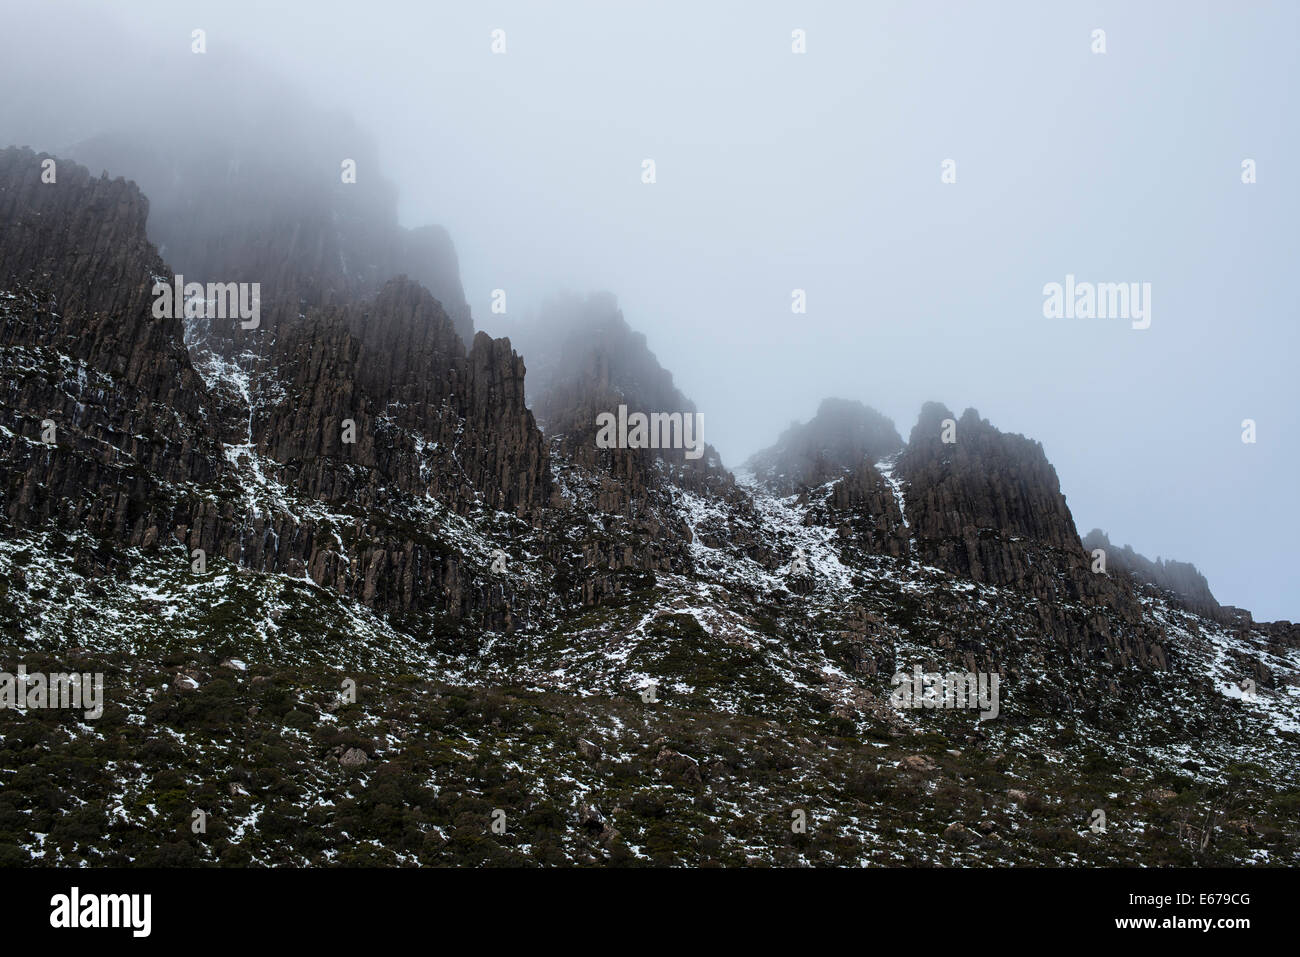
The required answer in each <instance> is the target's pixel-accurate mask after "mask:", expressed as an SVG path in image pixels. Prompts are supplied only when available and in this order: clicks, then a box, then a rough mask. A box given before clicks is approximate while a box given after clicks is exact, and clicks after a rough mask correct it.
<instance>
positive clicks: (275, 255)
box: [72, 106, 474, 355]
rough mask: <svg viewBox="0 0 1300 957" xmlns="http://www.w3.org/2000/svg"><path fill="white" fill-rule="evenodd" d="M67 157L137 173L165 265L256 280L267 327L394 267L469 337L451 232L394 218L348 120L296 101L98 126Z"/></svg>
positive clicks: (209, 276) (391, 192)
mask: <svg viewBox="0 0 1300 957" xmlns="http://www.w3.org/2000/svg"><path fill="white" fill-rule="evenodd" d="M263 120H265V118H263ZM230 123H236V124H238V126H237V127H236V128H235V129H234V130H232V129H231V127H230V125H229V124H230ZM286 124H287V125H286ZM240 131H242V132H243V133H245V134H246V135H239V133H240ZM268 132H269V133H270V134H271V138H270V140H269V141H268ZM339 157H348V158H351V159H354V160H355V162H356V164H357V175H356V181H355V182H344V181H343V170H342V169H341V165H340V160H339ZM72 158H73V159H75V160H76V161H77V162H79V163H84V164H85V165H87V166H88V167H89V168H91V169H103V170H106V171H108V172H109V173H110V174H112V175H115V176H125V177H127V178H129V179H131V180H133V181H135V182H136V183H137V184H139V186H140V188H141V190H142V191H143V192H144V193H145V195H147V196H148V197H149V198H150V201H151V203H152V211H151V215H150V217H149V224H148V228H149V238H150V239H151V240H152V241H153V242H154V243H155V244H156V245H157V246H158V247H159V249H160V251H161V252H162V254H163V255H164V256H165V257H166V259H167V262H168V263H169V265H170V266H171V267H172V268H174V269H175V270H176V271H178V272H180V273H183V274H184V275H185V276H186V277H187V278H189V279H192V280H196V281H200V282H258V283H261V287H262V288H261V292H262V304H263V310H264V323H265V327H266V329H267V330H274V329H277V328H278V326H279V324H280V323H281V322H283V321H292V320H293V319H295V318H296V316H297V315H298V313H299V312H300V311H302V310H303V309H305V308H308V307H313V306H323V305H330V304H344V303H350V302H356V301H359V300H362V299H366V298H369V297H371V296H374V295H375V294H376V293H377V292H378V291H379V290H380V289H381V288H382V287H383V285H384V284H385V283H386V282H388V281H389V280H390V279H392V278H394V277H395V276H400V275H405V276H409V277H410V278H412V279H414V280H415V281H416V282H418V283H420V284H422V285H423V286H424V287H425V288H426V289H428V290H429V291H430V293H432V295H433V297H434V298H435V299H437V300H438V302H439V303H441V305H442V308H443V310H444V311H445V313H446V314H447V316H448V318H450V319H451V322H452V325H453V326H454V328H455V330H456V334H457V335H459V336H460V338H461V340H462V341H463V342H464V344H465V346H466V348H468V347H469V345H470V343H471V341H472V340H473V338H474V323H473V319H472V318H471V315H470V308H469V304H468V303H467V302H466V300H465V292H464V289H463V287H462V286H461V281H460V269H459V264H458V261H457V257H456V250H455V247H454V246H453V244H452V241H451V237H450V236H449V235H448V234H447V232H446V230H444V229H443V228H442V227H440V226H424V227H420V228H418V229H413V230H408V229H404V228H403V227H401V226H400V225H399V224H398V221H397V191H396V189H395V188H394V187H393V186H392V184H391V183H389V182H387V181H386V180H384V179H383V178H382V177H381V176H380V175H379V174H378V172H377V170H378V169H379V164H378V162H377V160H376V159H375V157H374V155H373V151H372V150H371V148H370V145H369V142H368V140H367V139H366V137H364V136H363V135H362V134H361V133H360V132H359V131H358V130H355V129H352V128H351V127H350V126H349V125H346V124H345V125H344V126H343V127H342V128H338V127H337V125H336V124H335V123H332V122H329V121H328V120H327V118H324V117H321V116H319V115H317V114H315V113H314V112H312V111H311V110H309V109H307V108H306V107H305V106H303V107H300V109H299V112H297V113H295V114H293V118H292V119H291V120H288V121H286V120H285V119H284V118H283V117H277V118H276V120H275V122H274V123H272V124H269V125H268V126H259V125H258V118H256V117H244V116H236V117H230V118H228V121H227V122H226V123H224V124H223V125H222V130H221V135H219V136H209V135H206V134H204V133H202V132H195V131H191V132H190V133H187V135H186V136H185V137H184V138H183V139H177V138H175V137H172V136H158V135H157V133H156V132H154V131H151V130H148V129H141V130H135V131H132V132H130V133H123V134H112V135H104V136H100V137H97V138H95V139H91V140H88V141H85V142H83V143H80V144H78V145H77V146H76V147H74V148H73V150H72ZM213 332H216V333H226V332H227V331H226V330H220V329H217V330H213ZM220 338H221V339H222V340H223V341H225V342H226V343H227V344H226V345H224V346H222V345H219V344H217V343H216V342H214V343H212V344H211V347H212V348H213V349H215V350H216V351H218V352H221V353H223V354H226V355H230V354H231V351H232V349H235V348H237V342H238V340H237V337H236V336H235V334H234V333H233V331H231V332H230V334H229V335H222V336H221V337H220Z"/></svg>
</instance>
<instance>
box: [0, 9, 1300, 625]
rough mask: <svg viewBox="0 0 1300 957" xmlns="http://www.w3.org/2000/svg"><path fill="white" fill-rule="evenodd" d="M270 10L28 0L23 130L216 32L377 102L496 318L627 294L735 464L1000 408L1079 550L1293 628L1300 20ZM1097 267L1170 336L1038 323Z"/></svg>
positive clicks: (317, 90) (132, 81)
mask: <svg viewBox="0 0 1300 957" xmlns="http://www.w3.org/2000/svg"><path fill="white" fill-rule="evenodd" d="M277 6H278V5H272V4H266V3H262V2H249V0H220V2H214V3H182V2H173V0H131V2H129V3H128V2H119V3H100V4H93V5H92V4H84V5H83V4H75V3H59V4H38V5H35V6H34V7H33V6H32V5H30V4H26V3H18V2H15V0H0V10H2V11H3V17H2V18H0V23H3V32H0V81H3V84H4V87H3V88H4V89H5V91H6V93H5V96H4V97H3V98H0V140H4V141H5V142H4V144H3V145H8V144H9V143H10V142H16V143H22V144H26V145H31V146H32V147H34V148H37V149H47V150H51V151H55V150H57V149H58V148H59V147H61V146H65V145H67V144H68V143H72V142H76V141H77V140H79V139H82V138H85V137H86V136H89V135H91V134H93V133H95V132H98V131H99V127H102V128H109V127H111V126H112V125H113V124H114V123H115V122H116V121H117V119H118V118H119V116H122V115H131V114H134V115H135V116H136V117H137V118H138V117H140V116H148V115H149V114H150V113H151V111H152V110H153V109H154V105H155V104H154V99H155V96H154V95H155V94H156V98H157V99H158V100H165V96H164V93H163V91H165V90H166V89H167V87H168V86H169V84H170V82H171V81H172V80H174V79H175V77H174V76H173V77H171V78H170V79H169V74H170V73H171V71H173V70H177V69H181V70H183V69H184V68H185V67H184V65H183V63H184V61H183V60H180V61H178V60H177V58H176V57H175V56H174V55H173V54H175V53H176V52H177V51H179V52H181V53H188V50H189V46H190V32H191V30H193V29H195V28H196V27H201V28H203V29H205V30H206V31H207V43H208V48H209V55H212V56H221V55H225V54H228V53H230V52H231V51H239V54H240V55H241V56H244V57H247V58H249V59H251V60H252V61H255V62H256V61H260V62H262V63H263V64H265V65H266V66H267V67H268V68H271V69H274V70H278V71H280V72H282V73H283V74H285V75H286V76H287V77H289V78H290V79H291V80H292V81H293V82H295V83H296V84H298V85H300V86H301V87H302V88H303V89H304V90H305V91H306V92H307V94H308V95H309V96H310V97H311V98H312V99H314V100H315V101H317V102H318V103H319V104H321V105H322V106H324V107H328V108H338V109H341V110H344V111H346V112H348V113H351V114H353V115H355V116H356V118H357V119H358V121H359V123H360V124H361V126H362V127H364V128H365V129H367V130H368V131H369V132H370V133H371V134H372V135H373V137H374V139H375V141H376V143H377V145H378V147H379V155H380V157H381V158H382V163H383V167H384V169H383V172H384V174H385V175H386V176H388V177H389V178H390V179H392V180H393V181H394V182H395V183H396V184H397V185H398V187H399V189H400V195H401V201H400V202H401V207H400V211H401V216H402V220H403V222H404V223H405V224H406V225H409V226H415V225H421V224H423V223H427V222H437V223H441V224H443V225H445V226H446V227H447V229H448V230H449V231H450V233H451V235H452V238H453V239H454V241H455V243H456V246H457V250H458V252H459V255H460V264H461V273H462V277H463V280H464V284H465V291H466V295H467V297H468V299H469V301H470V305H471V307H472V308H473V311H474V316H475V322H476V324H477V325H479V326H480V327H482V328H487V329H488V330H489V331H492V316H491V314H490V312H489V303H490V296H491V291H492V290H493V289H497V288H501V289H505V290H506V292H507V303H508V310H509V314H510V315H511V316H512V317H516V318H518V317H525V318H526V317H527V316H528V315H529V313H530V312H531V310H532V309H533V308H534V307H535V305H536V304H537V303H538V302H539V301H540V300H541V299H542V298H543V297H545V296H547V295H548V294H550V293H551V292H553V291H555V290H557V289H571V290H574V291H579V292H583V291H587V290H593V289H607V290H609V291H611V292H613V293H614V294H615V295H617V297H618V299H619V302H620V304H621V306H622V309H623V313H624V315H625V317H626V318H627V321H628V322H629V323H630V324H631V325H632V326H633V327H634V328H636V329H639V330H641V331H643V332H645V333H646V335H647V337H648V339H649V343H650V346H651V348H652V349H653V350H654V351H655V353H656V355H657V356H658V358H659V360H660V361H661V362H662V363H663V365H664V366H666V367H667V368H668V369H670V370H671V371H672V372H673V374H674V376H675V379H676V382H677V384H678V386H679V387H680V388H681V389H682V391H683V392H685V393H686V394H687V395H689V396H690V397H691V398H692V399H694V400H695V402H696V403H697V404H698V406H699V408H700V409H701V411H702V412H703V413H704V415H705V433H704V434H705V438H706V440H707V441H709V442H710V443H711V444H713V445H714V446H716V447H717V448H718V449H719V451H720V452H721V453H722V455H723V458H724V460H725V461H726V462H727V464H729V465H731V466H733V467H734V466H736V465H739V464H740V463H741V462H742V461H743V460H744V459H745V458H746V457H747V456H748V455H749V454H750V453H752V452H754V451H756V450H757V449H759V448H761V447H763V446H764V445H767V444H769V443H770V442H771V441H772V440H773V439H774V438H775V437H776V435H777V434H778V433H779V432H780V431H781V430H782V429H783V428H784V427H785V426H786V425H788V424H789V423H790V422H791V421H792V420H795V419H806V418H807V417H809V416H810V415H811V414H812V413H813V412H814V411H815V409H816V406H817V404H818V402H819V401H820V399H821V398H822V397H824V396H826V395H839V396H844V397H849V398H856V399H861V400H862V401H864V402H866V403H867V404H869V405H871V406H874V407H875V408H877V409H879V410H880V411H882V412H884V413H886V414H887V415H890V416H891V417H893V418H894V420H895V422H896V423H897V425H898V428H899V431H900V432H902V434H903V435H904V437H906V435H907V433H908V432H909V430H910V429H911V427H912V425H913V423H914V422H915V419H916V415H917V412H918V411H919V409H920V406H921V403H922V402H923V401H925V400H927V399H936V400H939V401H942V402H944V403H946V404H948V405H949V406H950V407H951V408H953V409H954V411H956V412H958V413H960V412H961V410H962V409H964V408H965V407H967V406H974V407H975V408H977V409H978V410H979V412H980V413H981V415H983V416H984V417H986V418H988V419H990V420H991V421H992V422H993V424H994V425H996V426H997V427H999V428H1001V429H1003V430H1005V431H1014V432H1022V433H1024V434H1026V435H1028V436H1030V437H1032V438H1036V439H1039V440H1041V441H1042V442H1043V444H1044V446H1045V448H1046V451H1047V455H1048V457H1049V458H1050V459H1051V461H1052V462H1053V464H1054V465H1055V466H1056V469H1057V471H1058V473H1059V475H1060V478H1061V485H1062V488H1063V491H1064V492H1065V494H1066V497H1067V500H1068V502H1069V505H1070V508H1071V510H1072V511H1073V513H1074V517H1075V520H1076V523H1077V524H1078V526H1079V529H1080V532H1087V531H1088V529H1090V528H1092V527H1094V526H1099V527H1101V528H1103V529H1105V530H1106V531H1107V532H1108V533H1109V534H1110V536H1111V539H1112V540H1113V541H1115V542H1116V543H1117V544H1125V543H1127V544H1131V545H1133V547H1134V548H1136V549H1137V550H1138V551H1140V552H1143V553H1144V554H1146V555H1148V556H1149V557H1152V558H1154V557H1156V556H1157V555H1161V556H1164V557H1166V558H1178V559H1180V560H1185V561H1191V562H1194V563H1195V564H1196V565H1197V566H1198V567H1199V568H1200V569H1201V570H1202V571H1203V572H1204V573H1205V574H1206V576H1207V577H1208V579H1209V582H1210V586H1211V588H1212V590H1213V591H1214V593H1215V595H1216V597H1218V598H1219V600H1220V601H1222V602H1225V603H1230V604H1236V605H1241V606H1244V607H1247V608H1249V609H1251V610H1252V611H1253V612H1255V614H1256V617H1257V618H1261V619H1270V618H1283V617H1284V618H1290V619H1292V620H1295V619H1300V594H1298V593H1297V589H1296V586H1295V581H1296V573H1297V565H1298V563H1297V558H1296V554H1297V551H1296V549H1297V544H1298V543H1300V509H1298V508H1297V504H1296V485H1297V482H1296V476H1297V475H1298V474H1300V453H1298V452H1297V441H1300V414H1298V411H1297V410H1298V408H1300V403H1298V402H1297V398H1300V385H1297V381H1296V376H1295V367H1296V358H1297V349H1296V346H1297V335H1298V334H1297V331H1296V324H1297V320H1298V319H1300V309H1298V308H1297V305H1296V283H1295V280H1294V279H1293V275H1294V272H1295V269H1296V264H1297V260H1298V257H1297V253H1298V252H1300V249H1298V248H1297V247H1298V245H1300V244H1298V243H1297V238H1296V237H1297V212H1298V211H1300V203H1298V202H1297V198H1298V197H1297V176H1298V175H1300V152H1298V151H1297V145H1300V144H1298V139H1300V134H1298V133H1297V130H1298V129H1300V123H1298V122H1297V119H1298V117H1297V106H1298V104H1297V94H1298V92H1300V83H1298V82H1297V79H1298V78H1297V71H1298V67H1297V59H1298V58H1297V56H1296V52H1295V43H1296V38H1297V36H1300V4H1296V3H1294V2H1291V0H1286V2H1280V3H1266V2H1261V0H1251V2H1249V3H1229V2H1220V3H1193V2H1187V0H1179V2H1168V3H1155V2H1144V3H1130V2H1126V3H1114V4H1096V3H1050V4H1049V3H1042V2H1040V0H1034V2H1026V3H1013V2H1007V0H997V2H987V3H968V2H961V3H958V2H956V0H949V2H944V3H917V2H908V3H903V2H899V3H871V4H868V3H856V2H855V3H849V2H840V3H808V2H803V3H759V2H754V0H745V2H735V3H722V2H716V0H692V2H681V3H678V2H666V0H658V2H655V3H652V4H632V3H614V2H608V0H606V2H591V3H579V2H573V0H550V2H545V3H540V2H531V0H530V2H519V3H488V2H469V0H465V2H460V0H457V2H435V3H429V2H412V3H409V4H406V3H397V2H382V0H372V2H367V3H361V4H355V3H350V2H348V3H344V2H334V0H315V2H313V3H311V4H294V5H293V7H295V8H298V7H301V8H302V9H303V10H309V11H310V13H309V15H306V16H302V15H299V14H295V13H293V12H292V11H291V10H287V9H277V8H276V7H277ZM284 6H288V5H284ZM268 8H269V9H268ZM33 18H35V19H33ZM795 29H802V30H804V31H806V37H807V41H806V42H807V52H806V53H805V54H802V55H797V54H794V53H792V51H791V44H792V38H791V32H792V31H793V30H795ZM1096 29H1103V30H1105V43H1106V52H1105V53H1104V54H1096V53H1093V52H1092V47H1093V44H1094V40H1093V36H1092V34H1093V31H1094V30H1096ZM493 30H503V31H504V32H505V42H506V53H505V54H503V55H501V54H493V52H492V49H491V46H492V31H493ZM118 31H125V32H126V35H129V36H130V37H131V43H130V44H126V43H124V42H123V41H122V34H119V33H118ZM151 47H152V48H156V49H157V50H159V51H164V53H160V54H159V55H158V56H157V57H152V56H141V54H140V50H142V49H149V48H151ZM230 62H231V63H232V64H236V63H237V62H238V61H237V60H235V59H233V58H232V59H231V61H230ZM178 63H179V64H180V65H177V64H178ZM234 69H237V67H232V70H234ZM232 80H233V77H232ZM235 85H237V84H234V83H232V86H235ZM153 121H154V122H157V123H160V124H171V125H174V128H175V130H176V135H177V136H183V135H184V131H185V129H186V124H201V123H203V122H204V117H203V116H202V115H184V114H181V115H177V114H176V113H174V112H173V111H171V110H170V109H169V110H167V111H165V112H162V113H161V114H159V115H157V116H156V117H154V119H153ZM1247 158H1250V159H1253V160H1255V162H1256V167H1257V178H1258V182H1256V183H1255V184H1253V185H1246V184H1243V183H1242V181H1241V172H1242V169H1241V164H1242V161H1243V160H1244V159H1247ZM645 159H653V160H654V161H655V164H656V173H657V182H656V183H654V184H653V185H647V184H644V183H642V181H641V174H642V161H643V160H645ZM946 159H952V160H954V161H955V162H956V179H957V181H956V182H955V183H951V184H949V183H943V182H941V175H940V174H941V171H942V170H941V164H942V162H943V161H944V160H946ZM362 174H363V175H364V171H362ZM1067 273H1068V274H1073V275H1074V276H1075V277H1076V278H1077V279H1078V280H1079V281H1081V282H1082V281H1092V282H1149V283H1150V284H1151V303H1150V305H1151V324H1150V328H1148V329H1142V330H1136V329H1133V328H1131V323H1130V322H1128V321H1125V320H1102V319H1047V318H1044V316H1043V286H1044V285H1045V284H1046V283H1050V282H1062V283H1063V282H1064V280H1065V276H1066V274H1067ZM796 288H798V289H804V290H806V291H807V304H808V306H807V313H806V314H802V315H797V314H793V313H792V312H791V292H792V290H794V289H796ZM1246 418H1252V419H1254V420H1255V421H1256V423H1257V430H1258V441H1257V442H1256V443H1255V444H1245V443H1243V442H1242V440H1241V435H1242V427H1241V423H1242V420H1243V419H1246Z"/></svg>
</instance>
